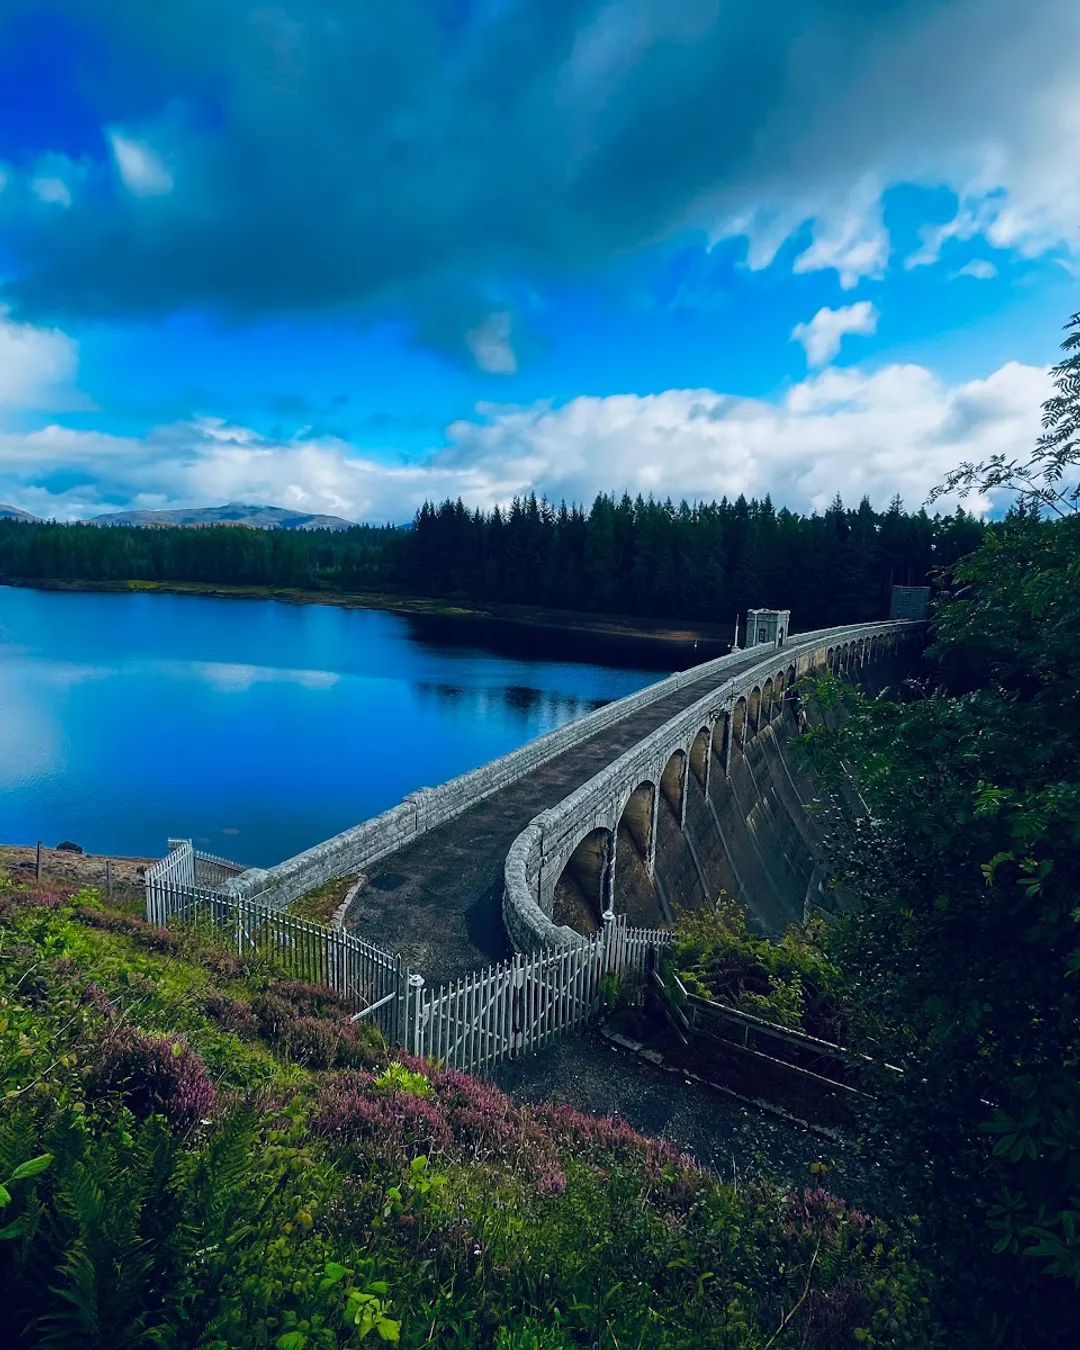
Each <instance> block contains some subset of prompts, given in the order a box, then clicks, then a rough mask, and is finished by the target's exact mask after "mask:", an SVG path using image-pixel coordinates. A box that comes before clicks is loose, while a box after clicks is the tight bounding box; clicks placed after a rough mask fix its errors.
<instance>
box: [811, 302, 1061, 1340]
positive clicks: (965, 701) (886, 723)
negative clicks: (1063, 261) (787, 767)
mask: <svg viewBox="0 0 1080 1350" xmlns="http://www.w3.org/2000/svg"><path fill="white" fill-rule="evenodd" d="M1068 328H1069V337H1068V338H1067V339H1066V342H1065V344H1064V346H1065V350H1066V353H1067V355H1066V359H1065V360H1064V361H1063V362H1062V363H1061V364H1060V365H1059V366H1058V367H1057V368H1056V369H1055V371H1054V374H1055V378H1056V383H1057V393H1056V394H1055V396H1054V397H1053V398H1051V399H1050V401H1049V402H1048V403H1047V404H1046V407H1045V409H1044V427H1045V428H1046V433H1045V435H1044V436H1043V437H1042V438H1041V439H1040V441H1039V443H1038V446H1037V447H1036V449H1035V451H1034V453H1033V454H1032V456H1031V457H1030V458H1029V459H1027V460H1022V459H1021V460H1015V461H1009V460H1007V459H1005V458H1004V457H997V458H995V459H992V460H990V461H989V462H988V463H986V464H983V465H965V466H962V467H961V469H959V470H958V471H957V473H956V474H955V475H953V477H952V480H951V482H952V485H954V486H961V487H964V488H971V489H978V490H983V491H985V490H986V489H988V488H995V487H996V488H999V489H1009V488H1011V489H1014V490H1015V491H1016V492H1017V493H1018V498H1017V502H1016V507H1015V509H1014V510H1012V511H1011V512H1010V514H1009V516H1008V517H1007V519H1006V520H1005V521H1004V522H1002V523H1000V524H998V525H995V526H993V527H991V528H990V529H989V530H988V531H987V533H986V535H985V537H984V539H983V542H982V544H981V546H980V547H979V548H978V549H977V550H976V551H975V552H974V553H973V554H971V555H970V556H969V557H967V558H965V559H964V560H962V561H961V562H960V563H959V564H958V565H957V566H956V567H955V568H954V569H953V570H952V571H951V573H950V575H949V576H948V578H947V585H946V589H945V593H944V595H943V597H942V599H941V600H940V601H939V603H938V605H937V607H936V613H935V616H934V621H935V631H934V642H933V645H932V647H931V649H930V651H929V653H928V663H927V666H926V668H925V670H924V672H923V674H922V677H921V679H920V680H918V681H916V682H914V683H910V684H908V685H907V686H906V687H905V688H904V689H903V690H902V691H901V693H902V697H901V698H900V699H899V700H884V699H868V698H864V697H860V696H859V694H858V693H857V692H856V691H855V690H853V689H852V688H851V687H850V686H846V685H843V684H841V683H840V682H838V681H836V680H832V679H825V680H823V681H821V682H820V683H819V684H818V685H817V688H816V690H815V691H814V699H815V700H816V702H817V703H818V705H819V707H820V708H821V709H822V710H823V711H824V710H825V709H827V708H829V707H834V706H835V705H836V704H837V703H841V704H843V707H844V711H845V713H846V715H845V716H844V717H842V718H836V717H829V718H825V717H822V718H820V719H819V725H818V727H817V729H816V730H815V731H814V732H812V733H811V735H810V740H809V749H810V751H811V752H812V755H813V758H814V761H815V763H816V765H817V767H818V768H819V770H820V771H821V772H822V773H823V774H824V775H825V776H826V779H831V780H832V781H833V782H836V783H840V782H842V780H843V779H844V778H845V777H846V776H847V775H848V774H849V773H850V774H852V775H854V778H855V780H856V783H857V786H858V788H859V791H860V793H861V796H862V800H863V802H864V803H865V807H866V810H865V813H863V814H862V815H860V816H859V817H858V818H857V819H852V818H851V817H850V816H849V815H848V813H847V812H846V811H845V810H844V809H843V808H842V806H841V803H840V799H839V797H838V798H837V800H836V803H835V805H834V808H833V809H832V810H831V813H830V823H831V849H832V868H833V873H834V876H835V878H836V880H837V881H838V882H839V883H840V884H841V885H842V886H843V888H844V890H845V891H846V892H847V893H848V894H851V895H855V896H857V897H858V903H857V904H856V906H855V907H854V909H853V910H852V911H851V912H850V913H848V914H847V915H846V916H845V917H843V918H841V919H839V920H838V921H837V922H835V923H833V924H832V925H830V927H829V929H828V930H827V933H826V950H827V953H828V957H829V960H830V962H831V965H832V967H833V968H835V969H836V970H837V971H839V972H840V975H841V979H840V982H839V985H838V993H839V994H840V995H841V997H842V998H843V1000H844V1003H845V1006H846V1007H847V1009H848V1010H849V1014H850V1018H851V1024H852V1025H851V1030H852V1032H853V1033H854V1034H855V1035H856V1036H857V1038H858V1040H859V1041H860V1042H861V1045H862V1048H864V1049H866V1050H867V1051H868V1053H871V1054H873V1055H874V1056H875V1057H877V1058H878V1059H879V1060H887V1061H889V1062H891V1063H893V1064H896V1065H899V1066H900V1067H901V1068H903V1069H904V1070H905V1072H904V1074H903V1077H902V1078H897V1077H896V1076H895V1075H890V1074H887V1073H884V1074H881V1075H879V1076H878V1077H877V1080H876V1081H875V1082H873V1083H872V1084H871V1086H873V1087H874V1088H875V1090H876V1091H877V1092H878V1094H879V1103H878V1110H877V1116H876V1120H872V1121H871V1122H870V1123H869V1127H868V1142H869V1146H870V1147H871V1148H872V1149H873V1151H874V1153H875V1156H877V1157H878V1158H879V1159H880V1160H881V1161H882V1162H883V1163H884V1164H885V1165H886V1166H887V1167H889V1168H890V1169H891V1172H892V1174H893V1176H894V1178H895V1179H896V1180H897V1181H898V1182H899V1183H900V1184H901V1185H902V1186H903V1188H904V1190H905V1191H906V1193H907V1194H908V1195H909V1196H910V1198H911V1202H912V1205H913V1207H914V1208H915V1209H916V1210H917V1211H918V1213H919V1214H920V1215H921V1216H922V1220H923V1226H922V1237H923V1244H924V1245H923V1247H922V1250H923V1252H924V1253H925V1254H926V1257H927V1259H928V1261H929V1262H930V1264H931V1265H932V1266H933V1267H934V1270H935V1272H936V1274H937V1277H938V1281H939V1284H938V1288H939V1290H940V1292H941V1300H940V1305H939V1313H940V1316H941V1318H942V1321H943V1324H944V1326H945V1328H946V1330H947V1333H948V1343H949V1344H950V1345H963V1346H971V1347H980V1350H981V1348H982V1347H987V1346H1024V1347H1026V1350H1036V1348H1037V1347H1066V1346H1068V1347H1071V1346H1075V1345H1076V1344H1078V1343H1080V514H1078V510H1077V507H1078V503H1080V483H1078V482H1077V466H1078V464H1080V314H1077V315H1074V316H1073V318H1072V320H1071V321H1070V323H1069V325H1068ZM848 797H849V799H850V794H848Z"/></svg>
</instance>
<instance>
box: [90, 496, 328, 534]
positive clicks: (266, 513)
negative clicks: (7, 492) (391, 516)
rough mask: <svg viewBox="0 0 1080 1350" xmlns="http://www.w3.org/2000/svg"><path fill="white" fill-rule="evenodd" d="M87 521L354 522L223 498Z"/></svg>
mask: <svg viewBox="0 0 1080 1350" xmlns="http://www.w3.org/2000/svg"><path fill="white" fill-rule="evenodd" d="M89 523H90V524H91V525H161V526H167V525H186V526H197V525H248V526H250V527H251V528H252V529H256V530H349V529H352V527H353V524H354V522H353V521H351V520H344V519H342V517H341V516H322V515H310V514H308V513H307V512H304V511H289V510H287V509H286V508H285V507H283V506H248V505H246V504H245V503H243V502H227V503H226V504H225V505H224V506H201V507H180V508H179V509H177V510H175V511H113V512H110V513H109V514H107V515H103V516H93V517H92V518H91V519H90V521H89Z"/></svg>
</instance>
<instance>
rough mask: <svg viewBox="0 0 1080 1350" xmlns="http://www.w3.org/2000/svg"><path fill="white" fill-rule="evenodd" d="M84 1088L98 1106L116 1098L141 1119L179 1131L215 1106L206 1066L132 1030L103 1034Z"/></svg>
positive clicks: (169, 1043)
mask: <svg viewBox="0 0 1080 1350" xmlns="http://www.w3.org/2000/svg"><path fill="white" fill-rule="evenodd" d="M87 1088H88V1095H89V1096H91V1097H93V1098H96V1099H98V1100H101V1099H104V1098H107V1097H110V1096H113V1095H115V1096H117V1097H119V1098H121V1099H122V1100H123V1102H124V1104H125V1106H127V1107H128V1108H129V1109H130V1110H131V1111H132V1112H134V1114H135V1115H136V1116H137V1117H138V1118H140V1119H144V1118H145V1117H147V1116H152V1115H162V1116H164V1117H165V1118H166V1119H167V1120H168V1121H169V1122H170V1124H172V1125H173V1126H174V1127H175V1128H176V1129H178V1130H188V1129H190V1128H191V1126H192V1125H194V1124H195V1122H196V1121H197V1120H199V1119H200V1118H201V1117H202V1116H204V1115H205V1114H206V1113H207V1111H209V1109H210V1107H211V1106H212V1105H213V1101H214V1085H213V1083H212V1082H211V1081H210V1078H209V1075H208V1074H207V1072H206V1065H205V1064H204V1063H203V1061H202V1060H201V1059H200V1058H199V1056H198V1055H197V1054H195V1052H194V1051H193V1050H192V1049H190V1048H189V1047H188V1046H187V1045H186V1044H185V1043H184V1042H183V1041H182V1040H174V1039H172V1038H171V1037H169V1036H150V1035H147V1034H146V1033H145V1032H142V1031H139V1030H137V1029H136V1028H134V1027H124V1028H122V1029H121V1030H120V1031H118V1032H112V1033H109V1034H106V1036H105V1037H104V1038H103V1040H102V1044H101V1054H100V1059H99V1062H98V1064H97V1067H96V1069H95V1071H94V1072H93V1074H92V1076H91V1078H90V1081H89V1083H88V1085H87Z"/></svg>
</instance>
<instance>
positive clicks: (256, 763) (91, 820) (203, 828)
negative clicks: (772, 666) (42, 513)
mask: <svg viewBox="0 0 1080 1350" xmlns="http://www.w3.org/2000/svg"><path fill="white" fill-rule="evenodd" d="M620 646H621V649H622V651H624V652H626V653H627V657H626V660H625V663H624V662H622V661H621V660H620V659H619V658H618V653H619V651H620ZM601 653H602V655H601ZM700 655H701V653H700V652H699V656H700ZM590 658H591V659H590ZM686 659H687V654H686V652H685V651H680V652H679V653H678V655H677V656H673V654H672V652H671V651H670V650H668V649H664V648H661V647H659V646H657V647H652V646H648V647H644V648H643V647H636V648H633V649H632V651H630V650H628V649H627V648H626V646H625V644H620V643H619V642H618V641H614V640H607V639H594V638H589V639H582V638H579V637H576V636H574V635H571V634H566V633H559V632H558V631H557V630H554V629H544V630H540V631H538V632H535V633H530V632H528V631H527V630H524V629H521V628H518V627H515V626H513V625H507V624H498V623H492V624H483V623H472V622H455V621H453V620H450V619H446V618H441V619H432V620H429V619H406V618H403V617H401V616H398V615H393V614H384V613H378V612H374V611H365V610H347V609H339V608H336V607H330V606H322V605H287V604H278V603H275V602H273V601H233V600H219V599H212V598H210V597H199V596H187V595H185V596H169V595H155V596H149V595H144V594H100V595H95V594H78V593H70V592H68V593H64V592H44V591H32V590H23V589H16V588H11V587H3V586H0V842H5V843H7V842H10V843H33V842H34V841H35V840H37V839H43V840H45V842H46V843H56V842H57V841H59V840H61V839H65V838H66V839H73V840H75V841H76V842H77V843H79V844H81V845H82V846H83V847H84V848H85V849H87V850H88V851H91V852H97V853H103V852H110V853H128V854H133V855H140V856H151V855H156V856H160V854H161V852H162V851H163V849H164V847H165V841H166V839H167V838H168V837H169V836H170V835H172V836H181V837H192V838H199V839H203V840H208V841H210V844H209V847H210V849H211V851H213V852H218V853H225V854H231V855H232V856H235V857H237V858H240V859H242V860H243V861H245V862H250V863H254V864H259V865H262V866H266V865H269V864H273V863H275V862H278V861H280V860H281V859H282V858H286V857H288V856H289V855H290V854H293V853H297V852H299V851H300V850H301V849H303V848H308V847H310V846H311V845H312V844H315V843H318V842H319V841H320V840H322V839H325V838H327V837H328V836H330V835H332V834H336V833H337V832H338V831H339V830H343V829H347V828H348V827H349V826H350V825H354V824H356V823H357V822H358V821H361V820H364V819H366V818H368V817H370V816H372V815H375V814H376V813H377V812H379V811H381V810H384V809H385V808H387V807H389V806H393V805H394V804H395V803H397V802H399V801H400V800H401V799H402V797H404V796H405V795H406V794H407V793H409V792H412V791H414V790H415V789H416V788H419V787H423V786H433V785H435V784H437V783H441V782H445V781H446V780H447V779H450V778H454V777H457V776H458V775H459V774H462V773H466V772H468V770H470V769H474V768H476V767H477V766H478V765H480V764H483V763H485V762H486V761H487V760H490V759H494V758H496V757H497V756H499V755H504V754H506V753H507V752H508V751H510V750H514V749H516V748H517V747H518V746H519V745H522V744H523V743H524V742H525V741H527V740H529V739H531V738H532V737H534V736H538V735H541V734H543V733H544V732H546V731H550V730H552V729H553V728H555V727H557V726H560V725H562V724H563V723H564V722H567V721H569V720H570V719H572V718H578V717H582V716H584V715H585V714H586V713H588V712H591V711H592V710H593V709H594V708H598V707H600V706H602V705H603V704H605V703H609V702H611V700H613V699H618V698H622V697H624V696H625V695H626V694H629V693H633V692H634V690H636V689H640V688H641V687H642V685H645V684H648V683H650V682H651V681H653V680H655V679H656V678H658V676H660V675H663V674H665V673H667V672H668V671H670V670H672V669H673V668H675V667H676V666H678V665H683V664H685V663H686Z"/></svg>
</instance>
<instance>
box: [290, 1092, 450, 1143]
mask: <svg viewBox="0 0 1080 1350" xmlns="http://www.w3.org/2000/svg"><path fill="white" fill-rule="evenodd" d="M314 1119H315V1125H316V1127H317V1128H318V1129H319V1130H322V1131H323V1132H324V1133H326V1134H331V1135H337V1136H338V1137H339V1138H342V1139H346V1140H349V1141H350V1142H365V1143H368V1144H369V1145H371V1147H372V1151H373V1152H374V1153H375V1154H376V1155H377V1156H379V1157H384V1158H396V1157H399V1156H400V1155H401V1153H402V1151H403V1150H408V1151H409V1152H410V1153H412V1154H413V1155H416V1154H420V1153H423V1154H432V1153H439V1154H445V1153H446V1152H448V1151H449V1149H450V1146H451V1144H452V1142H453V1141H452V1138H451V1134H450V1130H449V1127H448V1126H447V1124H446V1121H445V1120H444V1119H443V1117H442V1115H441V1113H440V1111H439V1109H438V1106H437V1105H435V1104H434V1103H433V1102H431V1101H429V1100H428V1099H427V1098H426V1097H415V1096H413V1095H411V1094H409V1093H401V1092H393V1093H377V1092H375V1091H374V1079H373V1078H372V1076H371V1074H368V1073H364V1072H363V1071H357V1070H351V1071H347V1072H345V1073H339V1074H336V1075H335V1076H334V1077H333V1078H331V1079H330V1080H329V1081H328V1082H327V1083H326V1084H325V1085H324V1086H323V1087H322V1088H321V1089H320V1091H319V1094H318V1096H317V1097H316V1100H315V1112H314Z"/></svg>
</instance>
